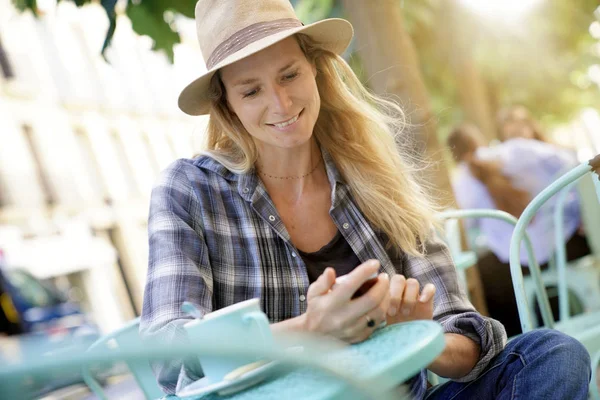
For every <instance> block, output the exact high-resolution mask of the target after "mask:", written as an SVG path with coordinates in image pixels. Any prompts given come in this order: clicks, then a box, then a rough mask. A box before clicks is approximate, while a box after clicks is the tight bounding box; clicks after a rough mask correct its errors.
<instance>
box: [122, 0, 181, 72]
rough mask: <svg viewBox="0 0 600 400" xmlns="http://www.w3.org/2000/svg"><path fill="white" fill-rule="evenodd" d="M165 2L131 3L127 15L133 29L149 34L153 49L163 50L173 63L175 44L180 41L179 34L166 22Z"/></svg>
mask: <svg viewBox="0 0 600 400" xmlns="http://www.w3.org/2000/svg"><path fill="white" fill-rule="evenodd" d="M165 11H166V9H165V8H163V4H161V2H160V1H158V2H152V1H145V2H141V3H139V4H133V3H131V2H130V3H129V4H128V6H127V16H128V17H129V19H130V20H131V25H132V27H133V30H134V31H135V32H136V33H138V34H139V35H148V36H149V37H150V38H151V39H152V40H153V41H154V45H153V46H152V49H153V50H163V51H164V52H165V53H166V55H167V57H168V58H169V61H170V62H171V63H172V62H173V58H174V54H173V46H174V45H175V44H176V43H179V42H180V39H179V34H178V33H177V32H175V31H173V29H171V26H169V24H168V23H167V22H165V18H164V12H165Z"/></svg>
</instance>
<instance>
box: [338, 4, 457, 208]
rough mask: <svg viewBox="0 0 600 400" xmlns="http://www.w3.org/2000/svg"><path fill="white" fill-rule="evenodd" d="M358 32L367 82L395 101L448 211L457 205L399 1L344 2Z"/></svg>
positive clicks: (436, 190)
mask: <svg viewBox="0 0 600 400" xmlns="http://www.w3.org/2000/svg"><path fill="white" fill-rule="evenodd" d="M342 4H343V5H344V9H345V11H346V13H347V16H348V19H349V20H350V22H352V25H353V26H354V29H355V32H356V44H357V49H358V53H359V55H360V58H361V60H362V63H363V66H364V68H365V73H366V76H368V82H367V84H368V85H369V87H370V88H371V89H372V90H373V91H374V92H375V93H377V94H379V95H391V96H393V97H395V98H396V99H397V100H398V101H399V102H400V104H401V106H402V107H403V109H404V111H405V112H406V115H407V117H408V119H409V122H410V126H411V130H412V131H413V132H412V133H413V135H414V137H415V138H416V139H417V142H418V143H415V144H419V145H421V146H422V148H421V150H422V151H423V155H424V156H425V158H426V159H427V162H428V163H429V166H428V168H427V169H426V174H425V176H424V177H422V178H423V180H425V181H426V182H429V183H430V184H431V185H432V186H433V187H434V188H435V196H436V197H437V198H438V199H439V200H440V202H441V203H442V204H443V205H445V206H449V205H452V204H453V203H454V201H453V196H452V189H451V186H450V181H449V178H448V173H447V169H446V166H445V159H444V156H443V152H441V151H440V150H441V149H440V145H439V143H438V140H437V134H436V131H437V126H436V122H435V118H433V117H432V113H431V106H430V102H429V96H428V93H427V90H426V88H425V83H424V81H423V77H422V76H421V71H420V70H419V62H418V59H417V54H416V51H415V48H414V45H413V42H412V40H411V38H410V36H409V35H408V34H407V33H406V31H405V30H404V19H403V17H402V14H401V12H400V6H399V2H398V0H378V1H377V2H374V3H373V4H371V3H369V4H367V3H366V2H362V1H356V0H342Z"/></svg>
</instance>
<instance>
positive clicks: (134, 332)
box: [82, 318, 164, 400]
mask: <svg viewBox="0 0 600 400" xmlns="http://www.w3.org/2000/svg"><path fill="white" fill-rule="evenodd" d="M139 326H140V319H139V318H136V319H134V320H132V321H130V322H128V323H127V324H126V325H125V326H123V327H122V328H120V329H118V330H116V331H114V332H112V333H109V334H108V335H105V336H103V337H101V338H100V339H98V340H97V341H96V342H95V343H94V344H92V345H91V346H90V348H89V349H88V350H87V351H88V352H90V353H93V352H99V351H103V352H108V353H110V352H118V350H119V349H122V348H123V347H124V346H126V345H128V344H130V343H135V342H139V341H140V336H139ZM126 364H127V367H128V368H129V371H130V372H131V375H133V377H134V379H135V381H136V383H137V384H138V386H139V387H140V389H141V390H142V392H143V393H144V396H145V397H146V398H147V399H156V398H159V397H162V396H163V395H164V393H163V392H162V390H161V389H160V387H159V386H158V384H157V383H156V378H155V377H154V374H153V373H152V369H151V368H150V364H149V363H148V362H147V361H145V360H141V361H140V360H137V359H130V360H127V361H126ZM82 375H83V380H84V381H85V383H86V384H87V385H88V387H89V388H90V390H91V391H92V392H93V393H94V394H95V395H96V396H98V398H99V399H101V400H108V397H107V396H106V393H105V392H104V390H103V388H102V385H101V384H100V383H99V382H98V380H97V379H96V378H95V377H94V376H93V374H92V372H91V371H90V368H89V366H86V367H84V368H83V370H82Z"/></svg>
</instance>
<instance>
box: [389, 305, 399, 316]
mask: <svg viewBox="0 0 600 400" xmlns="http://www.w3.org/2000/svg"><path fill="white" fill-rule="evenodd" d="M397 312H398V309H397V308H396V307H390V309H389V310H388V314H389V315H390V316H391V317H393V316H394V315H396V313H397Z"/></svg>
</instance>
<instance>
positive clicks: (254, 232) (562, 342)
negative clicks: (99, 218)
mask: <svg viewBox="0 0 600 400" xmlns="http://www.w3.org/2000/svg"><path fill="white" fill-rule="evenodd" d="M231 10H236V12H235V13H234V14H232V13H231V12H230V11H231ZM196 23H197V29H198V37H199V42H200V46H201V49H202V51H203V54H204V56H205V60H206V61H207V69H208V72H206V73H205V74H203V75H202V76H201V77H199V78H198V79H197V80H195V81H194V82H193V83H191V84H190V85H189V86H188V87H187V88H186V89H184V91H183V92H182V93H181V95H180V97H179V106H180V108H181V109H182V110H183V111H184V112H186V113H188V114H191V115H202V114H209V115H210V120H209V125H208V132H207V137H206V139H207V142H206V147H205V151H204V152H203V154H202V155H200V156H198V157H196V158H193V159H181V160H178V161H176V162H174V163H173V164H171V165H170V166H169V167H167V169H166V170H165V171H163V172H162V174H161V177H160V178H159V180H158V182H157V183H156V185H155V187H154V189H153V191H152V198H151V204H150V212H149V223H148V230H149V252H150V254H149V265H148V275H147V281H146V289H145V294H144V306H143V312H142V319H141V325H140V331H141V334H142V335H143V336H144V337H153V338H158V339H160V340H163V341H166V342H167V343H168V342H169V341H178V340H189V339H188V338H187V336H186V335H185V330H184V329H183V325H184V324H185V323H187V322H189V321H190V320H191V318H192V317H190V316H189V315H187V314H185V313H183V312H182V311H181V305H182V303H183V302H184V301H189V302H191V303H193V304H194V305H195V306H196V307H198V309H199V310H200V311H201V313H202V314H205V313H209V312H212V311H215V310H218V309H220V308H223V307H226V306H229V305H232V304H234V303H237V302H241V301H244V300H248V299H251V298H256V297H259V298H260V301H261V305H262V309H263V310H264V312H265V313H266V314H267V316H268V318H269V320H270V321H271V323H272V325H271V326H272V330H273V332H274V333H279V332H285V331H304V332H312V333H314V334H319V335H326V336H329V337H333V338H336V339H339V340H341V341H343V342H347V343H356V342H360V341H363V340H365V339H367V338H368V337H369V336H370V335H371V334H372V333H373V331H374V330H375V328H376V327H377V326H379V325H380V324H383V323H387V324H395V323H398V322H403V321H410V320H415V319H433V320H435V321H438V322H439V323H440V324H441V325H442V327H443V329H444V331H445V339H446V348H445V349H444V351H443V352H442V354H441V355H440V356H439V357H438V358H437V359H436V360H435V361H434V362H433V363H432V364H431V365H430V366H429V369H430V370H432V371H433V372H435V373H437V374H439V375H441V376H445V377H449V378H451V379H454V380H455V381H451V382H448V383H446V384H444V385H439V386H437V387H435V388H434V389H430V390H429V392H428V393H427V395H428V396H429V398H431V399H433V398H440V399H443V398H450V397H453V398H492V397H497V396H501V395H504V394H505V393H512V392H513V383H512V382H513V381H514V380H515V379H519V382H520V384H521V386H520V388H519V393H521V395H522V396H529V395H531V396H530V397H533V398H536V397H537V398H542V397H544V396H545V395H549V394H550V393H551V394H553V395H555V398H565V399H584V398H586V397H587V388H586V387H587V384H588V381H589V374H590V371H589V369H590V366H589V363H590V361H589V356H588V354H587V352H586V350H585V349H584V348H583V347H582V346H581V344H580V343H578V342H577V341H575V340H574V339H573V338H570V337H568V336H566V335H564V334H562V333H559V332H556V331H549V330H540V331H535V332H530V333H528V334H526V335H523V336H521V337H520V338H518V339H515V340H514V341H512V342H511V343H510V344H508V345H506V348H505V344H506V334H505V331H504V328H503V327H502V325H501V324H500V323H499V322H498V321H495V320H493V319H490V318H487V317H483V316H481V315H480V314H479V313H477V311H476V310H475V309H474V308H473V306H472V305H471V304H470V302H469V301H468V300H467V298H466V296H465V293H464V292H463V291H462V290H461V289H460V288H459V284H458V280H457V276H456V271H455V269H454V267H453V265H452V260H451V258H450V255H449V252H448V250H447V248H446V247H445V246H444V245H443V244H442V243H441V242H440V241H439V240H437V238H435V237H434V236H433V232H434V229H433V227H434V215H435V206H434V205H433V201H432V200H430V199H429V198H428V197H427V195H426V194H425V191H424V190H423V189H422V188H421V187H420V186H419V185H418V184H417V183H416V181H415V179H414V178H413V176H412V170H413V167H412V166H411V165H410V164H408V163H407V160H408V159H409V158H408V157H403V155H402V154H401V153H400V152H399V151H398V147H397V146H396V138H397V135H401V134H402V127H403V126H404V124H403V119H402V112H401V110H400V108H399V107H398V106H397V105H396V104H394V103H391V102H389V101H386V100H383V99H381V98H378V97H376V96H374V95H372V94H371V93H370V92H369V91H367V90H366V89H365V87H364V86H363V85H362V84H361V83H360V81H359V80H358V78H357V77H356V75H355V74H354V72H353V71H352V69H351V68H350V67H349V66H348V64H347V63H346V62H345V61H344V59H343V58H341V57H340V56H339V54H341V53H342V52H343V51H344V50H345V48H346V47H347V46H348V44H349V43H350V40H351V38H352V27H351V25H350V23H349V22H347V21H345V20H341V19H328V20H323V21H319V22H316V23H314V24H310V25H306V26H304V25H303V24H302V23H301V22H300V21H299V20H298V19H297V17H296V15H295V13H294V10H293V8H292V7H291V5H290V3H289V1H287V0H261V1H260V2H257V1H255V0H200V1H198V3H197V5H196ZM374 273H379V275H378V278H377V282H376V283H375V285H374V286H372V287H371V288H370V289H369V290H368V291H367V292H366V293H365V294H363V295H362V296H360V297H358V298H354V299H353V298H352V294H353V293H355V291H356V290H357V288H359V287H360V286H361V285H362V284H363V283H364V282H365V281H366V280H367V279H368V278H369V277H370V276H371V275H373V274H374ZM340 275H346V276H347V278H346V280H344V281H343V282H341V283H339V284H337V285H335V286H334V284H335V282H336V277H337V276H340ZM515 353H516V354H520V355H521V356H522V357H524V358H526V359H527V360H530V361H531V363H527V364H526V365H524V364H522V363H521V362H520V358H517V359H515V357H513V356H512V355H511V354H515ZM586 357H587V358H586ZM498 365H501V366H502V367H500V368H497V366H498ZM541 371H544V372H543V373H544V374H545V376H546V377H547V378H548V379H546V380H543V381H540V380H539V378H538V377H539V375H540V374H541V373H542V372H541ZM574 371H576V372H574ZM155 372H156V374H157V379H158V382H159V384H160V385H161V387H162V388H163V390H164V391H165V392H166V393H174V392H175V391H176V389H178V388H181V387H183V386H184V385H187V384H188V383H190V382H192V381H194V380H197V379H199V378H201V377H202V371H201V369H200V366H199V365H198V363H197V361H193V360H192V361H185V362H183V361H172V362H169V363H161V364H160V365H157V366H156V370H155ZM517 377H518V378H517ZM567 377H568V378H567ZM557 381H560V382H562V383H561V386H560V388H558V389H557V388H555V384H554V382H557ZM499 382H506V384H500V383H499ZM409 384H410V386H411V391H412V393H413V395H414V397H415V398H419V399H420V398H424V396H425V395H426V390H427V388H426V374H425V371H422V372H421V373H420V374H418V375H417V376H415V377H414V378H412V379H411V380H410V382H409ZM459 393H460V394H459ZM455 395H456V396H455Z"/></svg>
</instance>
